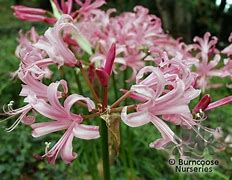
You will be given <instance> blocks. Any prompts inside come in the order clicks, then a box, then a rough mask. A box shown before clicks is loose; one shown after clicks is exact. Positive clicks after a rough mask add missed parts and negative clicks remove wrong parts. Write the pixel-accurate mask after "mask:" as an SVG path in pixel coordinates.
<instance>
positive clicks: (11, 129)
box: [6, 115, 22, 132]
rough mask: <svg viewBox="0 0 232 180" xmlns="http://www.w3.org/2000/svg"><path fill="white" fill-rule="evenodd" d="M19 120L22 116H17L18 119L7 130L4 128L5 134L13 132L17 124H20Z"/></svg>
mask: <svg viewBox="0 0 232 180" xmlns="http://www.w3.org/2000/svg"><path fill="white" fill-rule="evenodd" d="M21 119H22V115H21V116H19V117H18V119H16V121H15V122H14V123H13V124H12V125H11V126H10V127H9V128H6V131H7V132H11V131H13V130H14V129H15V128H16V127H17V126H18V125H19V123H20V122H21Z"/></svg>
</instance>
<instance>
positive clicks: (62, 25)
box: [34, 15, 78, 66]
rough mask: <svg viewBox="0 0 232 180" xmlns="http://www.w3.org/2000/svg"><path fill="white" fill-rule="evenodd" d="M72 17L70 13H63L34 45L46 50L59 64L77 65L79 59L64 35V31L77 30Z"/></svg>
mask: <svg viewBox="0 0 232 180" xmlns="http://www.w3.org/2000/svg"><path fill="white" fill-rule="evenodd" d="M72 21H73V20H72V18H71V17H70V16H69V15H63V16H62V17H61V18H60V19H59V20H58V21H57V23H56V24H55V25H54V27H53V28H49V29H48V30H47V31H46V32H45V34H44V37H42V38H40V39H39V41H38V42H37V43H36V44H35V45H34V46H35V47H36V48H38V49H42V50H44V51H45V52H46V53H47V54H48V56H49V57H50V58H51V59H52V60H53V61H54V63H56V64H58V66H63V65H64V64H65V65H67V66H75V65H77V63H78V61H77V59H76V57H75V55H74V54H73V52H72V51H71V50H70V49H69V48H68V46H67V44H65V43H64V41H63V37H62V34H61V33H62V31H63V30H64V31H65V30H66V32H67V31H68V32H70V31H73V30H75V29H76V28H75V26H74V24H73V22H72Z"/></svg>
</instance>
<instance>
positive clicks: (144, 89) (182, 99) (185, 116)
mask: <svg viewBox="0 0 232 180" xmlns="http://www.w3.org/2000/svg"><path fill="white" fill-rule="evenodd" d="M148 72H150V73H151V74H150V75H149V76H147V77H146V78H145V79H143V80H142V77H143V76H144V74H145V73H148ZM167 85H172V87H173V89H172V90H171V91H169V92H166V91H165V86H167ZM130 91H132V92H134V93H136V94H137V96H140V97H143V98H145V99H146V102H143V103H142V104H139V105H138V106H137V109H136V112H134V113H131V114H127V108H126V107H125V108H124V109H123V111H122V113H121V118H122V120H123V121H124V123H126V124H127V125H129V126H132V127H137V126H142V125H145V124H147V123H149V122H151V123H153V124H154V125H155V126H156V127H157V129H158V130H159V131H160V133H161V135H162V139H159V140H157V141H155V142H153V143H151V144H150V147H155V148H157V149H160V148H164V146H165V145H166V144H168V143H170V142H173V143H174V144H176V145H178V143H179V142H178V140H179V141H181V140H180V139H179V138H177V137H176V136H175V134H174V132H173V131H172V130H171V129H170V128H169V127H168V126H167V125H166V123H165V122H164V121H163V120H161V119H160V117H159V116H162V118H163V119H164V120H166V121H170V122H172V123H174V124H176V125H181V126H184V127H187V128H194V127H193V126H195V125H197V123H196V122H195V121H194V119H193V117H192V115H191V113H190V110H189V107H188V104H189V101H190V100H191V99H193V98H195V97H197V96H198V95H199V91H197V90H195V91H187V90H185V83H184V82H183V81H182V80H181V79H179V78H178V77H177V76H176V79H175V80H172V81H168V79H167V77H165V76H164V74H163V73H162V72H161V71H160V70H159V69H158V68H156V67H151V66H147V67H144V68H143V69H141V70H140V71H139V73H138V74H137V76H136V85H133V86H132V87H131V89H130Z"/></svg>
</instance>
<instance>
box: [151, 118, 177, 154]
mask: <svg viewBox="0 0 232 180" xmlns="http://www.w3.org/2000/svg"><path fill="white" fill-rule="evenodd" d="M151 122H152V124H154V125H155V126H156V128H157V129H158V130H159V132H160V133H161V135H162V139H158V140H156V141H155V142H153V143H151V144H150V147H154V148H156V149H163V148H164V146H165V145H166V144H168V143H170V142H173V143H174V144H178V142H177V141H176V135H175V134H174V132H173V131H172V130H171V129H170V128H169V127H168V126H167V124H166V123H165V122H163V121H162V120H161V119H159V118H158V117H156V116H153V117H152V118H151Z"/></svg>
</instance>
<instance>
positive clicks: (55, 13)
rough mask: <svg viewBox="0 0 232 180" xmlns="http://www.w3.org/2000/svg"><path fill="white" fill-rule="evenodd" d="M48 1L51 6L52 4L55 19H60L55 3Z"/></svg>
mask: <svg viewBox="0 0 232 180" xmlns="http://www.w3.org/2000/svg"><path fill="white" fill-rule="evenodd" d="M50 3H51V6H52V12H53V15H54V16H55V18H56V19H60V17H61V13H60V12H59V10H58V9H57V7H56V5H55V3H54V2H53V1H52V0H50Z"/></svg>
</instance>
